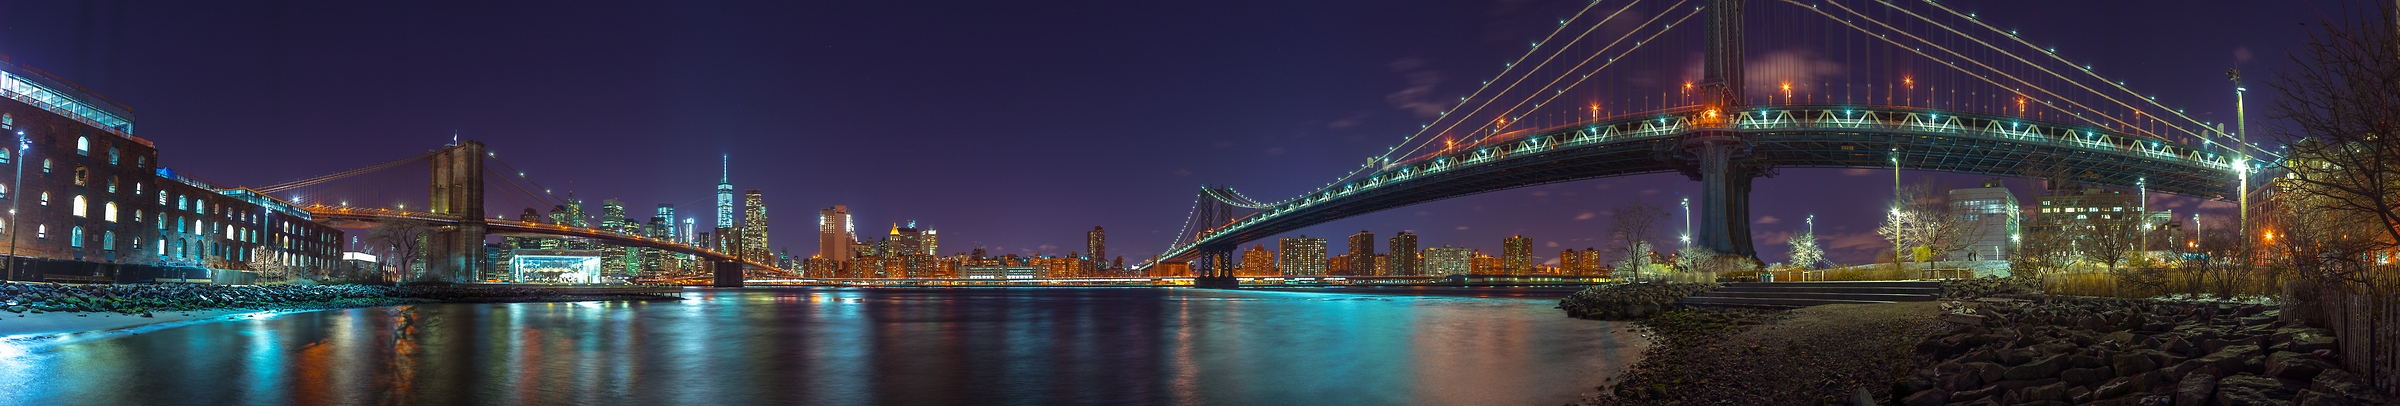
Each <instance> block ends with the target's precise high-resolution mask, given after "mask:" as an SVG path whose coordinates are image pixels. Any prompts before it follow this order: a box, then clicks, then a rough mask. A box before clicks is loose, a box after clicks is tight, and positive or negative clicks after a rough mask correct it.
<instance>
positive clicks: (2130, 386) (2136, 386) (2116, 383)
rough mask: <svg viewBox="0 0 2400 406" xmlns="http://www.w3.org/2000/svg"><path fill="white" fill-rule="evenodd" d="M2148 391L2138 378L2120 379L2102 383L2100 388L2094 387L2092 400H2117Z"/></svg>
mask: <svg viewBox="0 0 2400 406" xmlns="http://www.w3.org/2000/svg"><path fill="white" fill-rule="evenodd" d="M2146 389H2148V388H2146V387H2144V386H2143V385H2142V380H2141V379H2139V378H2137V377H2131V376H2127V377H2119V378H2117V379H2110V380H2108V381H2107V382H2101V383H2100V385H2099V386H2093V387H2092V399H2115V398H2119V397H2124V396H2125V395H2132V394H2136V393H2141V392H2142V391H2144V390H2146Z"/></svg>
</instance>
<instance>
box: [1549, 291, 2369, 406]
mask: <svg viewBox="0 0 2400 406" xmlns="http://www.w3.org/2000/svg"><path fill="white" fill-rule="evenodd" d="M1639 285H1641V284H1632V285H1613V286H1606V287H1595V288H1592V289H1589V290H1586V291H1585V292H1579V293H1577V294H1576V295H1574V296H1571V297H1569V298H1568V299H1566V300H1562V301H1561V302H1560V306H1559V308H1560V309H1562V310H1565V311H1566V312H1567V313H1568V314H1569V315H1570V316H1574V317H1581V318H1595V319H1611V320H1633V321H1634V322H1635V323H1636V324H1637V325H1638V326H1639V327H1641V328H1642V329H1643V330H1645V332H1646V333H1647V334H1648V335H1649V336H1651V337H1652V338H1653V339H1654V340H1655V342H1656V345H1655V346H1653V347H1652V348H1651V349H1650V350H1648V351H1646V352H1644V353H1643V359H1642V360H1641V361H1640V362H1639V363H1638V364H1637V365H1635V366H1634V367H1633V368H1632V369H1631V370H1628V371H1627V372H1625V373H1624V374H1622V375H1620V376H1617V377H1610V378H1609V381H1608V382H1607V384H1606V385H1603V386H1601V387H1599V389H1600V392H1601V393H1599V394H1597V395H1595V396H1592V397H1588V398H1586V399H1585V400H1584V402H1583V403H1584V404H1605V405H1619V404H1641V405H1684V404H1727V405H1749V404H1893V405H1910V406H1932V405H2025V404H2033V405H2075V404H2099V405H2286V404H2288V405H2378V404H2387V403H2385V402H2389V401H2392V400H2393V399H2384V398H2380V397H2378V396H2376V394H2375V393H2374V391H2373V390H2371V389H2369V388H2368V387H2367V386H2366V385H2367V384H2366V383H2365V382H2364V381H2363V380H2361V379H2360V378H2358V377H2357V376H2354V375H2352V374H2350V373H2349V372H2346V371H2343V370H2341V369H2340V368H2338V367H2336V366H2335V365H2339V362H2338V361H2339V360H2340V357H2341V356H2342V355H2341V354H2339V353H2338V347H2337V346H2335V345H2334V344H2335V342H2334V340H2335V339H2334V337H2333V336H2332V335H2331V334H2330V332H2328V331H2326V330H2324V329H2318V328H2312V327H2308V326H2305V325H2302V324H2301V323H2298V322H2295V321H2288V320H2285V319H2284V318H2283V317H2281V314H2280V313H2281V312H2280V311H2279V310H2278V309H2277V308H2276V307H2275V306H2272V305H2260V304H2241V303H2221V302H2195V301H2168V300H2147V299H2145V300H2131V299H2113V298H2090V297H2069V296H2052V295H2042V294H2031V293H2028V292H2038V291H2039V289H2040V287H2039V286H2035V285H2029V284H2026V283H2024V282H2023V281H2014V280H2005V279H1990V278H1987V279H1979V280H1965V281H1954V282H1951V283H1945V284H1944V294H1943V297H1945V298H1946V299H1945V301H1943V302H1913V303H1910V302H1903V303H1891V304H1864V305H1827V306H1816V307H1810V308H1803V309H1796V310H1790V311H1766V310H1723V309H1692V308H1681V307H1679V306H1676V305H1674V304H1673V302H1674V301H1675V300H1678V299H1680V298H1682V297H1683V296H1684V295H1689V294H1690V293H1691V292H1697V291H1701V290H1704V289H1702V288H1701V287H1699V286H1683V287H1674V286H1661V285H1653V286H1639ZM1678 292H1681V293H1678ZM1987 296H1988V297H1987Z"/></svg>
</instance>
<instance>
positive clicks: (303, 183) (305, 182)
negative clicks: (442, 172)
mask: <svg viewBox="0 0 2400 406" xmlns="http://www.w3.org/2000/svg"><path fill="white" fill-rule="evenodd" d="M439 153H441V150H434V151H433V152H427V153H424V154H422V155H417V156H412V157H407V158H400V159H399V160H394V161H391V162H384V163H380V164H374V165H368V166H365V167H360V168H356V169H351V170H347V171H341V172H334V173H331V174H325V175H319V176H314V177H309V178H305V179H300V180H294V181H290V182H284V183H278V184H273V185H267V186H261V187H256V188H251V190H256V191H258V192H259V193H267V194H273V193H283V192H286V191H290V190H292V189H298V188H303V187H309V186H315V185H317V184H321V183H325V182H331V181H335V180H340V179H342V178H348V177H351V176H358V175H362V174H366V173H369V172H374V171H380V170H384V169H390V168H391V167H394V166H400V165H403V164H407V163H410V162H415V161H417V160H421V159H426V158H429V157H432V156H434V155H435V154H439ZM202 182H207V181H202Z"/></svg>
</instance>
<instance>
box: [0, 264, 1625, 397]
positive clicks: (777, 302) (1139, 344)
mask: <svg viewBox="0 0 2400 406" xmlns="http://www.w3.org/2000/svg"><path fill="white" fill-rule="evenodd" d="M1319 292H1320V291H1250V290H1245V291H1214V290H1198V289H1149V288H1026V289H999V288H989V289H942V290H855V289H740V290H705V289H694V290H687V291H686V293H684V294H683V295H684V296H685V297H687V298H689V300H683V301H656V302H605V303H604V302H587V303H521V304H441V305H419V306H398V307H381V308H364V309H347V310H329V311H317V312H301V313H284V314H266V315H251V316H244V317H239V318H238V319H236V320H229V321H217V322H204V323H187V324H184V325H175V326H164V327H157V328H149V329H136V330H134V331H132V332H123V333H115V334H106V335H93V336H91V337H67V338H49V339H40V340H29V339H17V340H5V341H0V404H6V405H37V404H47V405H87V404H160V405H164V404H194V405H197V404H221V405H233V404H241V405H276V404H302V405H315V404H503V405H520V404H521V405H548V404H629V405H679V404H708V405H761V404H824V405H868V404H1016V405H1052V404H1195V405H1333V404H1360V405H1385V404H1393V405H1407V404H1441V405H1470V404H1471V405H1555V404H1561V403H1566V402H1571V401H1573V400H1575V399H1576V396H1577V394H1578V393H1584V392H1592V391H1594V389H1593V387H1594V386H1597V385H1599V384H1600V383H1601V380H1602V379H1603V378H1604V377H1606V376H1607V374H1609V373H1611V372H1613V371H1619V370H1622V369H1623V368H1624V367H1625V366H1626V365H1627V364H1628V363H1630V362H1633V361H1635V360H1636V359H1637V358H1636V357H1637V356H1638V354H1639V353H1640V351H1641V349H1643V348H1644V346H1645V344H1643V343H1642V341H1641V339H1640V338H1638V337H1637V336H1635V335H1634V334H1633V333H1631V332H1628V331H1626V330H1627V326H1623V325H1612V324H1610V323H1607V322H1599V321H1590V320H1577V319H1569V318H1566V317H1564V316H1562V315H1560V313H1559V311H1558V310H1556V309H1553V308H1551V307H1552V306H1553V305H1554V304H1556V303H1557V302H1556V299H1555V298H1552V297H1542V298H1510V297H1489V298H1486V297H1473V296H1472V295H1463V296H1462V295H1458V294H1446V295H1445V294H1410V293H1401V294H1347V293H1319ZM1402 292H1405V291H1402ZM1490 292H1498V293H1500V295H1502V296H1507V295H1509V292H1506V291H1504V290H1500V291H1490ZM1453 293H1455V292H1453ZM1487 293H1488V292H1487ZM1477 294H1483V293H1477ZM1552 296H1555V295H1552Z"/></svg>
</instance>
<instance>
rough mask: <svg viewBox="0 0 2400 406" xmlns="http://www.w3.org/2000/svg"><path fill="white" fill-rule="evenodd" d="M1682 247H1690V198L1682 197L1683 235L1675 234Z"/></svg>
mask: <svg viewBox="0 0 2400 406" xmlns="http://www.w3.org/2000/svg"><path fill="white" fill-rule="evenodd" d="M1676 239H1677V240H1680V241H1682V242H1683V247H1684V248H1691V247H1692V198H1691V197H1684V198H1683V235H1681V236H1677V237H1676Z"/></svg>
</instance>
